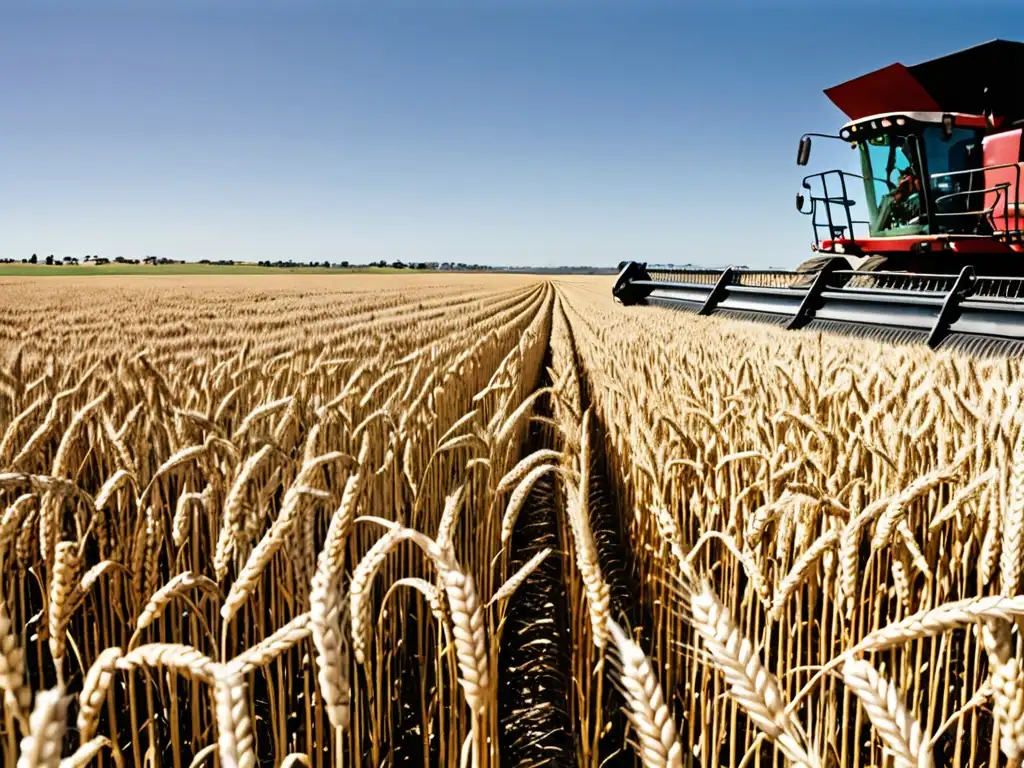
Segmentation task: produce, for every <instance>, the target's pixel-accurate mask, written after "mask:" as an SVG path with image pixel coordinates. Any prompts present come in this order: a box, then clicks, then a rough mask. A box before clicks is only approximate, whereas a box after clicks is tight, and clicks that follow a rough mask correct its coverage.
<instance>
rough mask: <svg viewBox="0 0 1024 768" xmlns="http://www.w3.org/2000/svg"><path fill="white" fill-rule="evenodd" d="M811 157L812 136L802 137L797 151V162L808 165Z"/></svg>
mask: <svg viewBox="0 0 1024 768" xmlns="http://www.w3.org/2000/svg"><path fill="white" fill-rule="evenodd" d="M810 159H811V137H810V136H803V137H802V138H801V139H800V147H799V149H797V152H796V164H797V165H807V161H808V160H810Z"/></svg>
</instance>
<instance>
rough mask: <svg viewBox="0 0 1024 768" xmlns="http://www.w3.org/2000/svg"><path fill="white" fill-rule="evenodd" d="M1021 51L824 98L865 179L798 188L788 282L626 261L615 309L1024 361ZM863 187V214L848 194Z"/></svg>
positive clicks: (857, 85)
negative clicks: (807, 255)
mask: <svg viewBox="0 0 1024 768" xmlns="http://www.w3.org/2000/svg"><path fill="white" fill-rule="evenodd" d="M1021 72H1024V43H1017V42H1007V41H1004V40H995V41H992V42H989V43H984V44H982V45H977V46H974V47H973V48H968V49H966V50H963V51H960V52H958V53H953V54H950V55H948V56H943V57H941V58H938V59H933V60H931V61H927V62H924V63H921V64H917V65H914V66H909V67H908V66H904V65H903V64H898V63H897V64H892V65H890V66H888V67H884V68H883V69H879V70H877V71H875V72H871V73H869V74H867V75H863V76H861V77H858V78H855V79H853V80H850V81H848V82H846V83H842V84H841V85H837V86H835V87H833V88H829V89H828V90H826V91H825V94H826V95H827V96H828V97H829V98H830V99H831V100H832V102H833V103H834V104H835V105H836V106H837V107H839V108H840V109H841V110H842V111H843V112H844V113H845V114H846V115H847V117H848V118H849V120H850V121H849V122H848V123H846V125H844V126H843V127H842V128H841V129H840V131H839V135H837V136H830V135H825V134H814V133H811V134H806V135H804V136H803V137H802V138H801V139H800V146H799V150H798V153H797V163H798V164H799V165H801V166H803V165H806V164H807V162H808V160H809V158H810V153H811V140H812V137H822V138H828V139H835V140H839V141H845V142H847V143H848V144H849V145H850V146H851V147H852V148H853V149H855V150H856V151H857V156H858V159H859V164H860V173H851V172H848V171H843V170H830V171H824V172H821V173H815V174H811V175H809V176H807V177H805V178H804V180H803V190H802V191H801V192H800V193H799V194H798V195H797V208H798V210H799V211H800V212H801V213H802V214H804V215H806V216H808V217H809V218H810V220H811V226H812V229H813V232H814V243H813V244H812V246H811V248H812V250H813V251H814V252H815V256H814V257H813V258H811V259H809V260H808V261H806V262H804V263H803V264H801V265H800V266H799V267H797V269H796V271H793V272H782V271H753V270H738V269H726V270H725V271H723V272H720V271H710V270H677V269H661V268H654V267H651V268H650V269H648V267H647V265H645V264H639V263H636V262H630V263H629V264H627V265H626V266H625V268H624V269H623V270H622V272H621V273H620V275H619V277H618V279H617V281H616V283H615V286H614V288H613V295H614V297H615V298H616V300H618V301H619V302H621V303H622V304H627V305H628V304H648V305H662V306H669V307H673V308H677V309H683V310H688V311H693V312H697V313H699V314H705V315H707V314H721V315H727V316H732V317H736V318H740V319H745V320H755V321H761V322H769V323H774V324H778V325H784V326H786V327H788V328H809V329H819V330H826V331H830V332H840V333H849V334H854V335H859V336H868V337H871V338H878V339H883V340H889V341H897V342H922V343H925V344H928V345H929V346H931V347H933V348H937V347H941V348H951V347H955V348H959V349H964V350H966V351H969V352H971V353H974V354H1004V355H1019V354H1022V353H1024V211H1022V210H1021V208H1020V194H1021V169H1022V167H1024V140H1022V132H1024V84H1022V82H1021V80H1020V73H1021ZM858 188H860V189H862V190H863V192H864V201H865V205H866V208H867V210H866V211H865V212H864V213H863V215H857V214H855V212H854V209H855V208H856V206H855V204H854V200H853V199H851V197H850V193H851V191H853V190H855V189H858Z"/></svg>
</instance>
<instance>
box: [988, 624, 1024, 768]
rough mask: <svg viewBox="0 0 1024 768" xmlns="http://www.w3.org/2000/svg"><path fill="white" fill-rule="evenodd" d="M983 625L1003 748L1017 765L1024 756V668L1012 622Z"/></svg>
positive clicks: (993, 709) (1000, 745)
mask: <svg viewBox="0 0 1024 768" xmlns="http://www.w3.org/2000/svg"><path fill="white" fill-rule="evenodd" d="M980 625H981V626H980V629H981V639H982V643H983V644H984V646H985V651H986V652H987V653H988V665H989V679H990V680H991V682H992V694H993V696H992V713H993V714H994V715H995V717H996V719H997V720H998V721H999V748H1000V750H1002V752H1003V754H1004V755H1006V759H1007V760H1008V761H1009V762H1010V763H1011V764H1012V765H1017V764H1020V761H1021V756H1022V755H1024V670H1022V669H1021V663H1020V659H1019V658H1018V656H1017V654H1016V653H1015V652H1014V643H1013V637H1012V635H1011V624H1010V622H1008V621H1005V620H1003V619H986V620H983V621H982V622H980Z"/></svg>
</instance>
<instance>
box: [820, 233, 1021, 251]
mask: <svg viewBox="0 0 1024 768" xmlns="http://www.w3.org/2000/svg"><path fill="white" fill-rule="evenodd" d="M925 242H930V243H932V250H933V251H936V252H938V251H941V250H944V249H946V250H949V251H952V252H953V253H963V254H967V253H970V254H1002V253H1015V252H1018V253H1019V252H1022V251H1024V246H1022V245H1017V244H1008V243H1004V242H1001V241H1000V240H996V239H995V238H991V237H970V236H957V235H913V236H909V237H861V238H858V239H856V240H853V239H851V238H843V237H840V238H836V239H835V240H822V241H821V246H820V248H819V250H820V251H824V252H829V253H832V252H834V248H835V246H837V245H839V246H842V247H843V249H844V250H845V251H847V252H850V253H853V252H857V251H859V252H863V253H880V254H886V253H910V252H911V251H912V250H913V249H914V246H915V245H917V244H918V243H925Z"/></svg>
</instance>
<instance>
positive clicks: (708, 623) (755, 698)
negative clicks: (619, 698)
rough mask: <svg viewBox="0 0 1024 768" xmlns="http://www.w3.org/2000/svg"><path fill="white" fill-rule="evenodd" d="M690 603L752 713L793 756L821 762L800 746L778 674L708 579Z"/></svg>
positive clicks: (707, 642) (697, 626)
mask: <svg viewBox="0 0 1024 768" xmlns="http://www.w3.org/2000/svg"><path fill="white" fill-rule="evenodd" d="M690 605H691V612H692V616H693V626H694V629H695V630H696V631H697V634H698V635H700V637H701V639H702V640H703V641H704V645H705V646H706V647H707V649H708V652H709V653H710V654H711V658H712V660H713V662H714V664H715V666H716V667H717V668H718V669H719V670H721V671H722V673H723V674H724V675H725V679H726V681H727V682H728V683H729V686H730V692H731V693H732V696H733V698H735V699H736V701H737V702H738V703H739V704H740V706H741V707H743V709H744V710H745V711H746V713H747V716H748V717H749V718H750V719H751V721H753V722H754V723H755V724H756V725H757V726H758V727H759V728H761V730H763V731H764V732H765V734H767V735H768V736H769V737H770V738H771V739H773V740H774V741H775V743H776V744H778V746H779V748H780V749H782V751H783V752H785V753H786V755H787V756H788V757H789V759H791V760H793V761H795V762H797V763H800V764H802V765H805V766H818V765H819V762H818V760H817V759H816V758H815V757H813V756H812V755H811V754H810V753H809V752H808V751H807V750H806V749H805V748H804V747H803V746H802V745H801V740H802V739H801V736H800V731H799V728H798V727H797V724H796V723H795V722H794V721H793V720H792V719H791V718H790V716H789V714H788V713H787V712H786V708H785V705H784V703H783V700H782V693H781V692H780V689H779V684H778V682H777V681H776V679H775V676H774V675H773V674H771V673H770V672H769V671H768V670H767V669H765V668H764V667H763V666H761V660H760V659H759V658H758V655H757V653H756V652H755V651H754V647H753V645H752V644H751V642H750V640H749V639H747V638H746V637H743V636H742V635H741V634H740V631H739V628H738V627H737V626H736V625H735V624H734V623H733V621H732V617H731V616H730V615H729V612H728V610H727V609H726V607H725V606H724V605H723V604H722V602H721V601H720V600H719V599H718V596H717V595H716V594H715V593H714V590H712V589H711V585H710V584H709V583H708V582H707V580H706V579H704V580H702V581H701V582H700V585H699V588H698V589H695V590H694V592H693V595H692V597H691V600H690Z"/></svg>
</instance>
